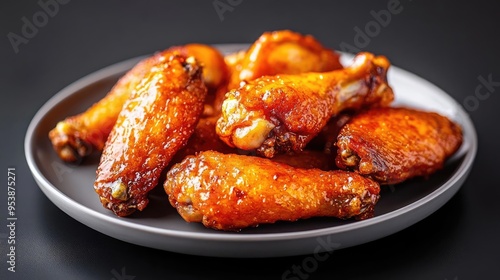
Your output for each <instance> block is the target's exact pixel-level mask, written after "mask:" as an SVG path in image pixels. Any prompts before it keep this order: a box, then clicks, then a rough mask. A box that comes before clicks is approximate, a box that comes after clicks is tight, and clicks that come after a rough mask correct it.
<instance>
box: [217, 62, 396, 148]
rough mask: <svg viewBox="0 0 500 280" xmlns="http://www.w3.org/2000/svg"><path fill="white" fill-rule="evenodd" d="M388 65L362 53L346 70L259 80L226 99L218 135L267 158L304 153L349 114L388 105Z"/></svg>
mask: <svg viewBox="0 0 500 280" xmlns="http://www.w3.org/2000/svg"><path fill="white" fill-rule="evenodd" d="M389 66H390V63H389V61H388V60H387V59H386V58H385V57H383V56H374V55H373V54H370V53H360V54H358V55H357V56H356V57H355V58H354V62H353V63H352V65H350V66H349V67H346V68H344V69H341V70H334V71H330V72H325V73H304V74H297V75H277V76H264V77H261V78H258V79H255V80H253V81H250V82H248V83H246V84H244V85H242V86H241V87H240V88H238V89H235V90H232V91H230V92H228V93H227V94H226V99H225V100H224V102H223V104H222V114H221V117H220V118H219V120H218V122H217V127H216V129H217V134H218V135H219V136H220V137H221V139H222V140H223V141H225V142H226V143H227V144H228V145H230V146H234V147H237V148H239V149H243V150H254V149H255V150H257V152H258V153H259V154H260V155H264V156H266V157H273V156H274V155H275V154H276V153H282V152H289V151H295V152H298V151H301V150H302V149H303V148H304V147H305V145H306V144H307V143H308V142H309V141H310V140H311V139H312V138H314V137H315V136H316V135H317V134H318V133H319V132H320V131H321V130H322V129H323V127H324V126H325V125H326V123H327V122H328V121H329V120H330V118H331V117H333V116H336V115H337V114H339V113H341V112H343V111H344V110H351V111H355V110H359V109H363V108H367V107H376V106H387V105H389V104H390V103H391V102H392V100H393V99H394V94H393V92H392V89H391V87H390V86H389V84H388V83H387V70H388V68H389Z"/></svg>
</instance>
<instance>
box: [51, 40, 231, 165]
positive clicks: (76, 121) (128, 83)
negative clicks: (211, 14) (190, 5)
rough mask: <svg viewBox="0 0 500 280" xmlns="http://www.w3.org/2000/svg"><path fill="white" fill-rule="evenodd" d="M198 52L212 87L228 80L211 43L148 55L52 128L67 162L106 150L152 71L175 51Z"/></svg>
mask: <svg viewBox="0 0 500 280" xmlns="http://www.w3.org/2000/svg"><path fill="white" fill-rule="evenodd" d="M176 53H178V54H181V55H185V56H191V55H193V56H195V57H196V58H197V59H198V58H199V59H198V60H200V61H201V63H202V64H203V66H204V67H203V79H204V81H205V84H206V85H207V87H209V88H217V87H219V86H220V85H221V84H223V83H226V82H227V81H226V80H227V75H228V74H227V69H226V65H225V61H224V57H223V56H222V54H220V53H219V51H218V50H217V49H215V48H213V47H211V46H207V45H201V44H188V45H185V46H175V47H171V48H169V49H167V50H165V51H162V52H159V53H156V54H154V55H153V56H150V57H148V58H145V59H144V60H142V61H140V62H139V63H138V64H137V65H136V66H134V67H133V68H132V69H131V70H130V71H129V72H127V73H126V74H125V75H124V76H123V77H122V78H120V80H119V81H118V82H117V83H116V84H115V86H114V87H113V88H112V89H111V90H110V92H109V93H108V94H107V95H106V96H105V97H104V98H103V99H101V100H100V101H98V102H96V103H95V104H94V105H92V106H91V107H90V108H89V109H87V110H86V111H85V112H83V113H81V114H78V115H75V116H70V117H68V118H66V119H65V120H62V121H60V122H59V123H58V124H57V125H56V127H55V128H53V129H52V130H51V131H50V132H49V138H50V140H51V142H52V145H53V147H54V149H55V151H56V152H57V154H58V155H59V157H60V158H61V159H62V160H64V161H66V162H74V163H79V162H80V161H81V160H82V159H83V158H85V157H86V156H88V155H89V154H90V153H91V151H92V150H96V151H99V152H100V151H102V149H103V148H104V143H105V142H106V139H107V138H108V135H109V133H110V132H111V129H112V128H113V126H114V124H115V122H116V119H117V118H118V114H119V113H120V111H121V109H122V107H123V104H124V103H125V101H126V100H127V99H128V98H129V96H130V94H131V92H132V91H133V90H134V89H135V88H136V87H137V86H138V85H139V84H140V82H141V81H142V79H143V78H144V77H145V75H146V74H147V73H149V71H150V70H151V69H152V68H153V67H155V66H157V65H158V64H161V63H164V61H165V60H167V59H168V58H169V57H170V56H171V55H173V54H176Z"/></svg>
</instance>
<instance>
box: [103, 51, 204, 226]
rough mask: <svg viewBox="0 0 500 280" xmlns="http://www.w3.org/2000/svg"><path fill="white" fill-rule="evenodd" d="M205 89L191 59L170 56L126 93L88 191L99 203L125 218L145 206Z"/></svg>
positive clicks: (194, 119)
mask: <svg viewBox="0 0 500 280" xmlns="http://www.w3.org/2000/svg"><path fill="white" fill-rule="evenodd" d="M206 93H207V88H206V86H205V85H204V83H203V80H202V69H201V66H200V65H199V64H198V63H197V62H196V60H195V59H194V57H188V58H186V57H185V56H182V55H174V56H171V57H170V58H169V59H168V61H165V62H164V63H162V64H159V65H156V66H155V67H153V68H152V69H151V71H150V72H149V73H148V74H147V75H146V76H145V78H144V79H143V80H142V82H141V83H140V85H139V86H138V87H137V88H136V90H135V91H133V92H132V94H131V95H130V97H129V98H128V99H127V101H126V102H125V104H124V106H123V109H122V110H121V112H120V114H119V116H118V119H117V121H116V124H115V125H114V126H113V129H112V131H111V134H110V135H109V138H108V140H107V142H106V144H105V147H104V150H103V153H102V155H101V161H100V163H99V165H98V168H97V172H96V173H97V175H96V180H95V183H94V189H95V191H96V192H97V193H98V195H99V198H100V200H101V203H102V204H103V206H104V207H106V208H108V209H110V210H112V211H113V212H114V213H115V214H116V215H118V216H127V215H130V214H131V213H133V212H134V211H135V210H136V209H137V210H143V209H144V208H145V207H146V205H147V204H148V198H147V194H148V192H149V191H150V190H151V189H153V188H154V187H155V186H156V185H157V184H158V179H159V176H160V174H161V172H162V171H163V168H165V167H166V166H167V164H168V163H169V161H170V160H171V159H172V157H173V156H174V155H175V153H176V152H177V151H178V150H179V149H180V148H182V147H183V146H184V145H185V144H186V142H187V141H188V139H189V137H190V136H191V134H192V133H193V130H194V128H195V126H196V123H197V122H198V120H199V117H200V114H201V113H202V111H203V102H204V99H205V96H206Z"/></svg>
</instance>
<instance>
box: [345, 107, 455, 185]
mask: <svg viewBox="0 0 500 280" xmlns="http://www.w3.org/2000/svg"><path fill="white" fill-rule="evenodd" d="M461 143H462V132H461V128H460V127H459V126H458V125H457V124H455V123H454V122H452V121H450V120H449V119H448V118H446V117H444V116H441V115H439V114H437V113H434V112H424V111H420V110H415V109H410V108H402V107H401V108H376V109H370V110H367V111H366V112H363V113H360V114H359V115H356V116H354V117H353V118H352V119H351V120H350V121H349V122H348V123H347V124H346V125H345V126H344V127H343V128H342V130H341V131H340V133H339V135H338V139H337V147H338V153H337V157H336V163H337V166H338V167H340V168H343V169H350V170H355V171H357V172H358V173H360V174H362V175H365V176H369V177H371V178H373V179H375V180H377V181H379V182H380V183H381V184H396V183H399V182H402V181H404V180H406V179H409V178H412V177H415V176H428V175H430V174H432V173H434V172H435V171H437V170H439V169H441V168H442V167H443V164H444V162H445V160H446V159H447V158H448V157H449V156H451V155H452V154H453V153H455V152H456V151H457V149H458V148H459V147H460V145H461Z"/></svg>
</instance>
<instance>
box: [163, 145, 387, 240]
mask: <svg viewBox="0 0 500 280" xmlns="http://www.w3.org/2000/svg"><path fill="white" fill-rule="evenodd" d="M164 188H165V191H166V193H167V194H168V197H169V201H170V203H171V205H172V206H174V207H175V208H176V209H177V210H178V212H179V214H180V215H181V216H182V218H183V219H185V220H186V221H188V222H202V223H203V224H204V225H205V226H206V227H209V228H214V229H217V230H230V231H238V230H241V229H243V228H246V227H252V226H257V225H259V224H265V223H274V222H277V221H296V220H299V219H307V218H311V217H320V216H328V217H336V218H340V219H349V218H352V217H355V218H360V219H364V218H368V217H371V216H372V215H373V210H374V209H373V207H374V205H375V204H376V203H377V201H378V199H379V192H380V188H379V185H378V184H377V183H376V182H375V181H372V180H370V179H368V178H365V177H363V176H360V175H358V174H356V173H353V172H347V171H340V170H336V171H322V170H319V169H308V170H306V169H300V168H294V167H291V166H289V165H286V164H280V163H276V162H273V161H271V160H269V159H266V158H260V157H254V156H244V155H235V154H221V153H217V152H213V151H206V152H202V153H200V154H198V155H197V156H189V157H187V158H186V159H185V160H184V161H182V162H181V163H180V164H177V165H175V166H174V167H173V168H172V169H170V171H169V172H168V174H167V179H166V181H165V183H164Z"/></svg>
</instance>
